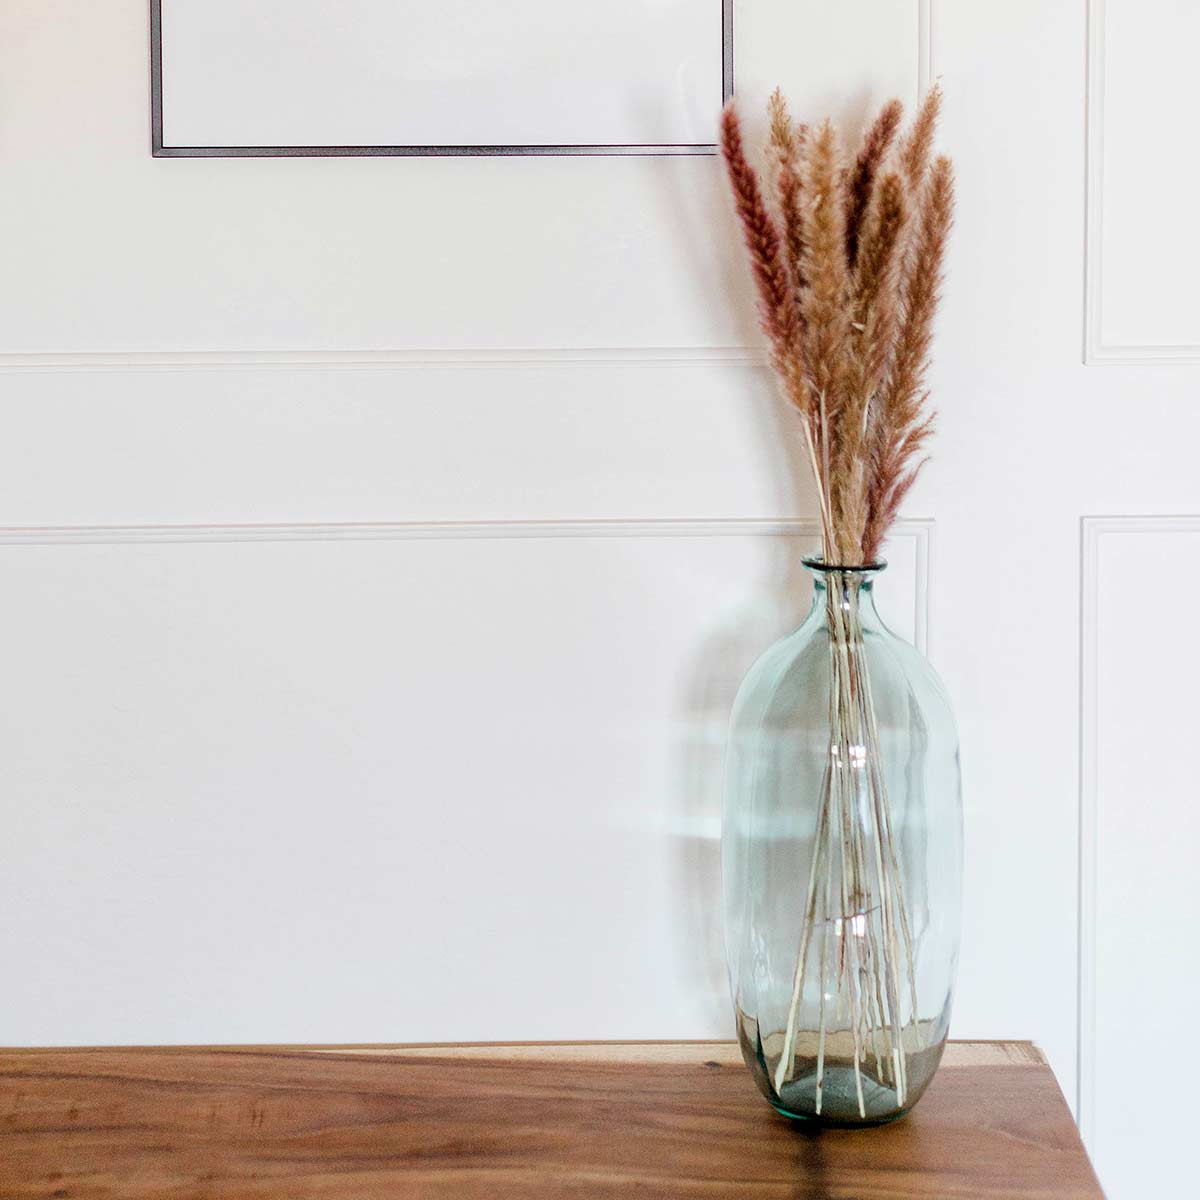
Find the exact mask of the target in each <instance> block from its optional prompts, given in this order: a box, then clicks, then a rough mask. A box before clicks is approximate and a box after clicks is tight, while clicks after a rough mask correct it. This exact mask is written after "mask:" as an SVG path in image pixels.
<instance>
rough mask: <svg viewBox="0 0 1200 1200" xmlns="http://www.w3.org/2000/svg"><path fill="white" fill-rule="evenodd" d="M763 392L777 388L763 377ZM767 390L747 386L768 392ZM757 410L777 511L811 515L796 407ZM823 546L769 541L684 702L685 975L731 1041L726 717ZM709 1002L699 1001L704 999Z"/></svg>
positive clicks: (788, 622)
mask: <svg viewBox="0 0 1200 1200" xmlns="http://www.w3.org/2000/svg"><path fill="white" fill-rule="evenodd" d="M759 374H760V375H761V376H762V377H763V378H762V380H761V382H762V384H763V385H764V387H770V386H771V385H770V383H769V381H768V380H767V379H766V372H765V371H760V372H759ZM762 391H763V388H754V389H751V388H748V389H747V394H748V396H749V395H752V394H759V395H761V393H762ZM771 394H772V396H774V399H772V400H771V401H770V402H769V403H767V402H764V403H762V404H761V405H760V406H759V409H758V411H759V412H760V413H761V414H762V417H763V419H762V420H761V421H760V422H758V426H759V429H760V432H761V438H762V451H761V455H760V457H761V459H762V461H763V469H764V470H765V471H771V472H773V473H774V475H775V487H774V488H773V489H772V490H773V491H774V492H775V493H776V494H777V495H778V496H779V500H778V501H777V509H776V511H777V512H779V513H783V514H787V515H791V516H799V517H801V518H809V519H812V520H813V521H814V523H815V520H816V513H817V506H816V497H815V492H814V491H813V489H812V486H811V483H810V481H809V479H808V476H807V468H806V467H805V465H804V462H803V459H802V457H801V453H800V451H801V447H800V446H799V445H798V444H797V442H796V439H798V438H799V436H800V433H799V428H798V426H797V424H796V421H795V417H794V415H793V413H792V411H791V409H790V408H789V406H788V405H787V404H786V402H784V401H783V400H782V399H780V398H778V397H777V396H775V393H774V389H773V388H772V391H771ZM814 549H816V542H815V540H814V541H813V542H812V543H811V544H810V542H809V541H808V540H806V539H802V538H785V537H779V538H772V539H770V541H769V551H768V554H767V555H766V565H765V570H764V571H763V573H762V574H761V575H760V577H759V578H758V579H747V580H746V586H745V592H744V595H743V597H742V598H741V599H739V600H738V601H737V603H736V604H735V605H734V606H733V607H732V608H728V609H727V610H726V611H725V612H723V613H721V614H720V615H719V617H718V618H717V620H716V623H715V624H714V626H713V628H712V630H711V632H709V633H708V634H707V635H706V636H705V638H704V640H703V642H702V644H701V645H699V646H698V647H697V648H696V653H695V655H694V657H693V659H692V661H691V663H690V664H689V666H688V669H687V671H686V674H685V676H684V678H683V680H682V686H681V689H680V699H679V709H678V713H679V720H678V723H677V728H679V729H680V730H681V742H680V749H679V755H680V760H679V763H678V768H677V774H676V777H677V779H678V780H679V785H678V788H679V790H678V794H677V795H676V797H675V798H674V804H675V811H676V823H675V827H676V829H677V830H678V832H677V833H676V845H675V850H674V867H675V876H676V878H675V884H676V886H675V887H674V888H673V889H672V894H673V895H676V896H678V897H679V898H680V904H681V905H682V909H683V911H682V913H681V914H680V920H679V927H680V934H681V940H680V942H679V954H680V961H679V962H678V963H677V971H678V977H679V978H680V979H681V980H683V981H684V983H685V985H686V986H687V987H689V988H694V989H696V995H697V1003H696V1010H698V1011H700V1012H702V1013H703V1015H704V1022H705V1032H706V1033H708V1034H709V1035H710V1036H716V1037H732V1036H733V1018H732V1009H731V1002H730V999H729V990H728V986H727V977H726V970H725V942H724V923H723V919H722V899H721V814H722V808H723V794H724V785H725V747H726V739H727V735H728V731H729V716H730V712H731V710H732V708H733V702H734V699H735V697H736V696H737V691H738V688H739V687H740V686H741V683H742V680H743V679H744V678H745V676H746V673H747V671H748V670H749V669H750V667H751V665H752V664H753V663H754V661H755V660H756V659H757V658H758V657H759V655H761V654H762V653H763V651H765V650H766V649H767V648H768V647H769V646H770V645H772V644H773V643H774V642H775V641H777V640H778V639H779V638H780V637H782V636H783V635H784V634H785V633H789V632H791V631H792V630H794V629H796V628H797V627H798V626H799V624H800V622H801V621H802V620H803V618H804V615H805V613H806V612H807V611H808V607H809V604H810V601H811V596H812V587H811V584H810V582H809V579H808V576H807V574H806V573H805V571H804V568H803V566H802V565H801V562H800V559H801V556H802V555H804V554H808V553H810V552H811V551H813V550H814ZM701 997H702V999H700V998H701Z"/></svg>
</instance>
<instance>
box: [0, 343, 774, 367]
mask: <svg viewBox="0 0 1200 1200" xmlns="http://www.w3.org/2000/svg"><path fill="white" fill-rule="evenodd" d="M766 363H767V355H766V352H765V350H762V349H760V348H756V347H754V346H593V347H581V348H566V347H526V348H523V349H498V348H483V347H473V348H471V347H468V348H462V349H443V350H432V349H425V350H422V349H412V350H246V351H225V350H204V351H190V350H181V351H171V352H163V353H155V352H151V351H137V350H133V351H123V352H113V353H95V354H18V353H6V352H0V371H144V370H152V371H222V370H225V371H227V370H297V369H300V370H304V369H314V368H315V369H318V370H321V369H324V370H330V369H336V370H346V369H358V370H396V369H417V370H436V369H439V368H442V369H445V368H456V369H472V368H475V369H479V368H486V369H490V370H495V369H502V368H506V367H507V368H529V367H546V366H576V365H585V366H613V365H616V366H620V365H623V364H633V365H636V366H667V367H678V366H730V367H745V366H748V367H759V366H765V365H766Z"/></svg>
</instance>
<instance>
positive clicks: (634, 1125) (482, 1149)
mask: <svg viewBox="0 0 1200 1200" xmlns="http://www.w3.org/2000/svg"><path fill="white" fill-rule="evenodd" d="M629 1195H642V1196H653V1197H703V1198H716V1197H738V1198H745V1200H750V1198H751V1197H753V1198H755V1200H760V1198H772V1197H779V1198H784V1197H786V1198H787V1200H817V1198H824V1197H830V1198H842V1200H925V1198H934V1197H936V1198H937V1200H959V1198H961V1200H966V1198H968V1197H970V1198H971V1200H1000V1198H1009V1197H1012V1198H1015V1197H1023V1198H1026V1200H1039V1198H1045V1200H1051V1198H1053V1200H1082V1198H1084V1197H1087V1198H1095V1197H1099V1196H1100V1195H1101V1193H1100V1190H1099V1188H1098V1187H1097V1185H1096V1182H1095V1177H1094V1175H1093V1174H1092V1170H1091V1167H1090V1166H1089V1164H1088V1161H1087V1158H1086V1156H1085V1154H1084V1152H1083V1148H1082V1146H1081V1145H1080V1142H1079V1138H1078V1135H1077V1134H1076V1131H1075V1126H1074V1124H1073V1122H1072V1120H1071V1116H1070V1113H1069V1112H1068V1110H1067V1107H1066V1104H1065V1103H1064V1101H1063V1098H1062V1095H1061V1093H1060V1092H1059V1090H1058V1086H1057V1084H1056V1083H1055V1080H1054V1077H1053V1075H1052V1074H1051V1073H1050V1070H1049V1068H1048V1067H1046V1066H1045V1064H1044V1063H1043V1062H1042V1060H1041V1057H1040V1055H1038V1054H1037V1052H1036V1051H1035V1050H1034V1049H1033V1048H1032V1047H1030V1046H1028V1045H1027V1044H1024V1043H968V1044H965V1045H956V1046H953V1047H952V1048H951V1050H950V1051H949V1052H948V1054H947V1058H946V1061H945V1065H944V1066H943V1068H942V1070H941V1071H940V1072H939V1073H938V1075H937V1077H936V1078H935V1079H934V1082H933V1084H932V1085H931V1086H930V1089H929V1091H928V1093H927V1094H926V1096H925V1098H924V1099H923V1100H922V1101H921V1104H920V1105H919V1106H918V1108H917V1109H916V1110H915V1112H914V1113H913V1114H912V1115H911V1116H909V1117H908V1118H906V1119H905V1120H903V1121H900V1122H897V1123H896V1124H894V1125H889V1126H885V1127H882V1128H879V1129H874V1130H869V1131H823V1132H815V1131H812V1130H809V1129H807V1128H806V1127H802V1126H797V1125H795V1124H793V1123H790V1122H788V1121H786V1120H785V1119H783V1118H782V1117H778V1116H776V1115H775V1114H774V1113H773V1112H772V1111H771V1110H770V1109H769V1108H768V1107H767V1105H766V1104H765V1103H764V1102H763V1100H762V1099H761V1098H760V1097H759V1095H758V1093H757V1092H756V1091H755V1090H754V1086H753V1084H752V1083H751V1081H750V1077H749V1075H748V1073H747V1072H746V1070H745V1068H744V1067H743V1065H742V1063H741V1060H740V1056H739V1055H738V1053H737V1051H736V1048H734V1047H732V1046H731V1045H729V1044H726V1043H658V1044H638V1043H633V1044H627V1045H603V1044H590V1045H576V1046H562V1045H558V1046H555V1045H547V1046H512V1045H509V1046H465V1047H445V1046H442V1047H438V1046H424V1047H336V1048H332V1047H240V1048H238V1047H230V1048H225V1049H214V1048H203V1047H197V1048H174V1049H171V1048H166V1049H113V1050H104V1049H88V1050H13V1051H4V1052H0V1197H3V1200H33V1198H35V1197H36V1198H37V1200H50V1198H54V1200H100V1198H102V1197H103V1198H112V1197H122V1198H129V1200H150V1198H154V1200H165V1198H170V1200H200V1198H204V1200H267V1198H270V1200H276V1198H278V1200H308V1198H310V1197H312V1198H318V1197H319V1198H320V1200H375V1198H380V1200H382V1198H383V1197H387V1198H388V1200H407V1198H410V1197H412V1198H415V1197H420V1198H422V1200H426V1198H429V1200H449V1198H450V1197H455V1198H456V1200H483V1198H484V1197H487V1198H488V1200H496V1198H500V1200H505V1198H509V1197H512V1198H515V1197H523V1198H525V1197H527V1198H529V1200H546V1198H549V1197H571V1198H574V1200H595V1198H607V1197H618V1196H621V1197H625V1196H629Z"/></svg>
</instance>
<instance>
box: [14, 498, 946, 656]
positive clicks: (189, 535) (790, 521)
mask: <svg viewBox="0 0 1200 1200" xmlns="http://www.w3.org/2000/svg"><path fill="white" fill-rule="evenodd" d="M933 530H934V522H933V520H932V519H931V518H908V519H902V520H900V521H898V522H897V524H896V527H895V529H894V530H893V531H892V534H891V539H892V540H893V541H895V540H898V539H908V540H911V541H912V543H913V552H914V561H915V567H916V588H915V591H914V597H913V605H914V607H913V631H914V635H913V640H914V644H915V645H916V646H917V648H918V649H919V650H921V652H922V653H928V646H929V630H930V607H931V592H932V588H931V586H930V583H931V579H932V569H933ZM820 532H821V527H820V523H819V522H818V521H817V520H815V519H813V518H808V517H763V518H759V517H729V518H705V517H695V518H688V517H684V518H645V519H642V518H633V519H614V520H582V521H514V520H507V521H424V522H421V521H378V522H340V523H339V522H313V523H308V524H265V523H258V524H242V525H40V526H25V527H10V528H0V546H12V547H19V546H154V545H178V544H222V543H236V542H367V541H383V542H399V541H430V540H440V541H447V540H462V539H466V540H476V541H479V540H500V539H506V538H507V539H511V538H577V539H578V538H681V537H682V538H714V537H802V538H807V539H808V540H809V541H810V542H812V543H815V542H816V541H817V539H818V538H819V537H820Z"/></svg>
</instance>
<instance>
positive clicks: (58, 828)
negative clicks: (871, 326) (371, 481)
mask: <svg viewBox="0 0 1200 1200" xmlns="http://www.w3.org/2000/svg"><path fill="white" fill-rule="evenodd" d="M814 534H815V529H814V528H813V527H811V526H808V525H806V524H803V523H801V524H798V525H791V526H788V525H779V524H771V523H757V524H756V523H737V522H733V523H727V524H722V523H719V522H716V523H705V522H682V523H665V524H655V523H646V522H642V523H638V522H634V523H630V524H600V525H591V526H581V525H550V526H538V525H521V524H512V525H507V526H474V527H466V528H461V527H459V528H455V527H447V526H426V527H420V526H391V527H374V528H365V529H364V528H363V527H338V526H326V527H324V528H318V529H312V528H309V529H296V528H288V527H251V526H243V527H240V528H229V527H226V528H209V529H191V530H187V529H171V528H162V527H160V528H157V529H142V530H128V529H125V530H120V529H109V530H94V531H90V532H88V531H79V530H74V531H53V530H43V531H31V532H26V533H20V534H13V533H9V534H5V535H3V536H0V593H2V594H3V595H4V597H5V622H4V631H3V635H2V638H0V640H2V641H3V659H4V662H5V672H6V676H7V677H8V678H9V679H10V680H17V679H19V680H20V681H21V685H20V687H19V688H17V687H9V688H6V689H3V690H2V691H0V762H3V763H4V787H3V790H2V791H0V826H2V827H3V829H4V837H3V838H2V839H0V961H3V962H6V963H9V964H13V963H19V964H20V969H19V970H17V971H13V972H9V973H8V974H7V983H6V987H5V995H4V1002H3V1004H2V1005H0V1044H3V1043H10V1044H11V1043H16V1044H41V1043H56V1042H57V1043H61V1042H83V1043H123V1042H143V1043H146V1042H148V1043H170V1042H192V1043H194V1042H218V1043H221V1042H239V1041H298V1042H314V1041H317V1042H322V1041H332V1042H339V1041H362V1040H381V1041H389V1040H390V1041H403V1040H424V1039H430V1040H437V1039H445V1040H474V1039H489V1038H494V1039H537V1038H551V1039H553V1038H609V1037H611V1038H651V1037H714V1036H723V1035H724V1034H725V1033H726V1031H727V1029H728V1000H727V996H726V990H725V982H724V966H723V951H722V943H721V934H720V918H719V912H718V904H719V893H720V888H719V880H718V875H717V862H718V837H719V824H720V821H719V813H720V794H721V777H722V758H723V743H724V738H725V731H726V724H727V720H728V713H729V706H730V703H731V701H732V697H733V693H734V691H735V689H736V687H737V685H738V683H739V682H740V679H741V677H742V675H743V674H744V673H745V671H746V669H747V668H748V667H749V665H750V663H751V661H753V659H754V658H755V657H756V656H757V654H758V653H759V652H761V651H762V650H763V649H765V647H766V646H767V645H768V644H769V642H770V641H771V640H772V639H773V638H774V637H775V636H777V635H778V634H780V633H781V632H783V631H784V630H786V629H788V628H790V627H792V625H793V623H794V621H795V620H796V619H797V617H798V615H799V614H798V612H797V606H798V604H799V603H801V602H802V601H803V593H804V586H803V584H802V583H801V581H799V580H798V579H797V571H796V556H797V555H798V553H799V552H800V551H801V550H802V549H803V548H804V547H805V546H806V545H808V544H809V543H810V542H811V541H812V540H813V537H814ZM892 557H893V560H894V565H893V568H892V570H891V571H890V572H889V574H888V575H887V576H884V577H883V581H882V582H881V591H882V593H883V598H884V607H885V609H886V611H887V613H888V616H889V619H890V620H891V621H892V623H893V624H894V625H895V627H896V628H897V630H898V631H899V632H901V633H903V634H905V635H906V636H909V637H913V636H915V635H919V634H920V633H923V626H924V621H925V616H924V610H925V603H926V599H927V595H928V588H927V584H928V581H927V578H926V574H925V573H926V571H927V568H928V529H927V528H926V527H925V526H923V525H920V524H917V525H913V526H910V527H908V528H906V529H905V530H902V531H901V536H899V537H898V538H897V539H896V542H895V544H894V547H893V550H892Z"/></svg>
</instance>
